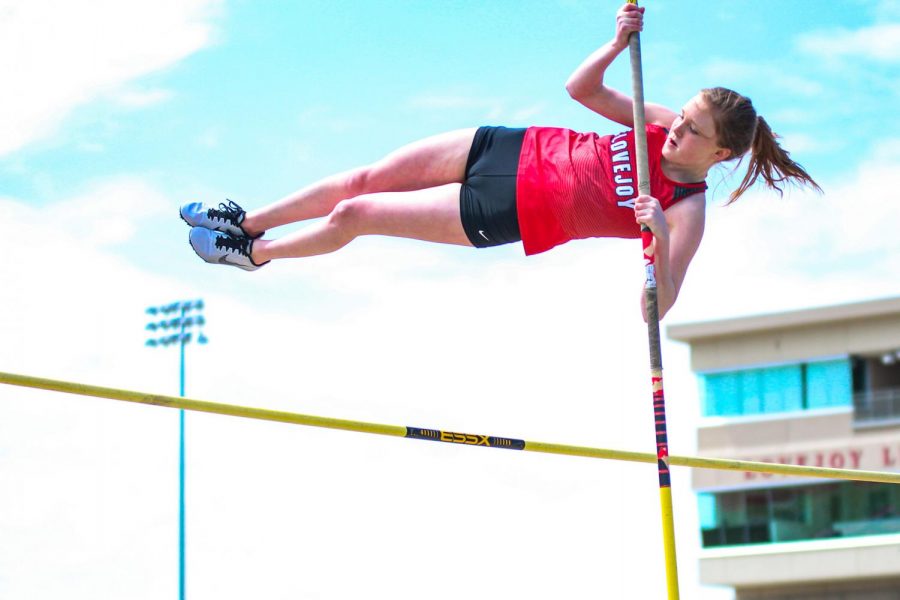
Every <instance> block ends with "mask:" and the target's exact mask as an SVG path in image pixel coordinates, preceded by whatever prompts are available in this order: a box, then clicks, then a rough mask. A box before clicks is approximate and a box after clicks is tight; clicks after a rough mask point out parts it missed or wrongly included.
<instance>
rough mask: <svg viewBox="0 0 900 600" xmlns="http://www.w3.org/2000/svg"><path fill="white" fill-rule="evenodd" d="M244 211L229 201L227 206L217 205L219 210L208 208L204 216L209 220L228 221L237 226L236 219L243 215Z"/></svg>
mask: <svg viewBox="0 0 900 600" xmlns="http://www.w3.org/2000/svg"><path fill="white" fill-rule="evenodd" d="M243 212H244V209H243V208H241V207H240V206H238V204H237V203H236V202H233V201H231V200H229V201H228V204H225V203H224V202H220V203H219V208H210V209H209V210H207V211H206V216H207V217H209V218H210V219H219V220H220V221H230V222H231V224H232V225H238V219H240V217H241V215H242V214H243Z"/></svg>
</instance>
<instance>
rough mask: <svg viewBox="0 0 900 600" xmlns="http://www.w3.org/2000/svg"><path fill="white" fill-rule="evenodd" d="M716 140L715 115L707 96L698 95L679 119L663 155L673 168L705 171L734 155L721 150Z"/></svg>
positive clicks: (672, 128) (671, 132) (670, 133)
mask: <svg viewBox="0 0 900 600" xmlns="http://www.w3.org/2000/svg"><path fill="white" fill-rule="evenodd" d="M716 139H717V136H716V122H715V120H714V119H713V115H712V111H711V109H710V107H709V105H708V104H707V102H706V101H705V100H704V99H703V96H701V95H700V94H698V95H696V96H694V97H693V98H691V99H690V100H688V102H687V104H685V105H684V108H682V109H681V113H680V114H679V115H678V117H676V118H675V121H674V122H673V123H672V127H671V128H670V129H669V137H668V138H667V139H666V143H665V144H664V145H663V152H662V154H663V157H664V158H665V159H666V160H668V161H669V162H671V163H673V164H676V165H679V166H682V167H687V168H696V169H698V170H705V169H708V168H709V167H711V166H712V165H714V164H715V163H717V162H719V161H721V160H725V159H726V158H728V156H729V155H730V154H731V153H730V151H728V150H726V149H724V148H721V147H719V145H718V143H716Z"/></svg>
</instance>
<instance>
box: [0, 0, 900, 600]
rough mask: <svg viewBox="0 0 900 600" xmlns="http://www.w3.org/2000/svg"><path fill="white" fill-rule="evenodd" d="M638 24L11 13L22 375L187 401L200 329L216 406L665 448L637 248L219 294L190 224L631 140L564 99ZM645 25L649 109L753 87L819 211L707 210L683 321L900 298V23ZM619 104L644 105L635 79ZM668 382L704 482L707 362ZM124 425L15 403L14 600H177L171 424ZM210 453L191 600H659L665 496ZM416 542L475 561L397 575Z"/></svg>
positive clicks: (454, 254)
mask: <svg viewBox="0 0 900 600" xmlns="http://www.w3.org/2000/svg"><path fill="white" fill-rule="evenodd" d="M617 7H618V4H617V3H614V2H606V1H580V0H560V1H558V2H538V1H531V0H523V1H518V2H468V1H448V2H443V3H440V4H432V3H423V2H412V1H407V2H400V1H397V2H378V3H372V2H366V3H364V2H324V1H322V2H319V1H311V0H310V1H304V2H275V1H271V2H250V1H240V2H229V1H210V0H191V1H186V0H185V1H180V0H171V1H161V2H160V1H157V2H152V3H151V2H142V1H138V0H134V1H130V2H112V1H109V2H106V1H100V0H98V1H97V2H92V3H90V4H88V5H79V6H75V5H72V6H69V5H68V4H65V3H58V2H53V1H51V0H45V1H30V2H17V1H10V0H7V1H0V71H2V72H4V73H6V74H7V77H6V84H5V89H8V90H13V93H7V94H6V95H4V96H3V97H2V98H0V220H2V221H3V223H4V225H5V227H4V229H5V232H6V235H7V236H8V237H7V240H6V242H7V247H8V248H11V249H12V258H11V259H10V260H7V261H5V262H4V264H2V265H0V280H2V281H4V282H5V284H4V285H3V286H0V302H2V306H3V308H4V310H3V311H2V312H0V330H2V331H3V332H4V335H3V339H2V341H0V370H4V371H12V372H23V373H30V374H35V375H44V376H49V377H58V378H61V379H68V380H76V381H88V382H94V383H98V384H101V385H110V386H119V387H125V388H133V389H143V390H150V391H159V392H162V393H173V392H175V391H177V385H176V384H177V378H176V375H177V371H176V369H175V366H176V360H177V357H176V356H175V355H174V353H167V352H162V351H151V350H147V349H145V348H143V346H142V342H143V331H142V330H143V326H144V318H145V316H144V314H143V309H144V307H146V306H149V305H151V304H157V303H163V302H168V301H171V300H175V299H179V298H194V297H203V298H204V299H205V300H206V302H207V318H208V321H209V326H208V328H207V334H208V335H209V337H210V340H211V343H210V344H209V345H208V346H205V347H203V348H202V349H198V348H194V347H192V348H190V349H189V382H188V394H189V395H193V396H195V397H198V398H202V399H211V400H218V401H222V402H232V403H236V404H247V405H254V406H269V407H273V408H283V409H286V410H294V411H298V412H306V413H311V414H322V415H329V416H336V417H345V418H358V419H364V420H373V421H378V422H387V423H398V424H415V425H420V426H428V427H443V428H446V429H456V430H462V431H477V432H486V433H491V434H495V435H506V436H509V437H521V438H526V439H535V440H541V441H559V442H567V443H580V444H586V445H595V446H602V447H621V448H627V449H635V450H646V449H647V448H649V447H652V443H653V440H652V431H651V427H650V424H649V420H650V406H649V405H650V397H649V391H648V389H647V387H648V386H647V382H646V377H647V365H646V362H645V361H646V337H645V328H644V325H643V323H642V322H641V320H640V316H639V312H638V309H637V307H638V295H639V291H640V285H641V280H642V269H641V263H640V257H639V255H638V248H636V247H635V246H634V244H632V243H629V242H623V241H617V240H614V241H610V240H589V241H582V242H575V243H570V244H567V245H565V246H564V247H561V248H559V249H556V250H554V251H553V252H550V253H547V254H545V255H541V256H537V257H533V258H529V259H525V257H524V256H523V255H522V251H521V249H520V248H519V247H517V246H508V247H503V248H497V249H492V250H487V251H475V250H471V249H466V248H451V247H442V246H427V245H424V244H420V243H417V242H409V241H403V240H385V239H377V238H373V239H365V240H358V241H356V242H354V243H353V244H352V245H351V246H350V247H349V248H347V249H345V250H343V251H342V252H340V253H337V254H335V255H332V256H327V257H321V258H316V259H311V260H308V261H286V262H283V263H281V264H276V265H273V266H272V267H271V268H268V269H265V270H263V271H260V272H258V273H254V274H247V273H244V272H241V271H237V270H228V269H215V268H212V267H208V266H207V265H205V264H203V263H201V262H200V261H199V260H197V259H196V258H195V257H194V256H193V254H192V253H191V251H190V249H189V248H188V246H187V228H186V227H185V226H184V224H183V223H182V222H181V221H180V220H179V219H178V218H177V217H176V216H175V211H176V209H177V207H178V206H179V204H181V203H183V202H184V201H187V200H193V199H203V200H206V201H211V202H218V201H221V200H224V199H225V198H226V197H229V198H233V199H235V200H237V201H239V202H241V203H243V204H244V205H245V206H247V207H251V206H256V205H258V204H260V203H263V202H268V201H271V200H275V199H277V198H278V197H280V196H282V195H284V194H286V193H288V192H290V191H292V190H294V189H296V188H297V187H300V186H301V185H304V184H306V183H309V182H311V181H313V180H315V179H316V178H318V177H321V176H324V175H328V174H331V173H333V172H335V171H339V170H343V169H347V168H351V167H353V166H356V165H359V164H362V163H365V162H368V161H372V160H375V159H377V158H379V157H380V156H382V155H383V154H384V153H386V152H388V151H390V150H392V149H394V148H396V147H397V146H399V145H401V144H404V143H407V142H410V141H413V140H415V139H418V138H421V137H424V136H427V135H431V134H434V133H439V132H442V131H445V130H449V129H454V128H459V127H471V126H476V125H481V124H504V125H512V126H527V125H530V124H539V125H554V126H565V127H571V128H574V129H579V130H595V131H599V132H602V133H609V132H613V131H617V130H619V126H617V125H615V124H611V123H608V122H605V121H604V120H603V119H601V118H599V117H598V116H596V115H594V114H592V113H590V112H588V111H586V110H585V109H583V108H581V107H580V106H579V105H577V104H576V103H575V102H573V101H572V100H570V99H569V98H568V96H567V95H566V93H565V90H564V88H563V84H564V82H565V80H566V78H567V77H568V75H569V73H570V72H571V71H572V70H573V69H574V68H575V67H576V66H577V65H578V64H579V62H580V61H581V60H582V59H583V58H584V57H585V56H586V55H587V54H589V53H590V52H591V51H592V50H593V49H595V48H596V47H597V46H598V45H600V44H602V43H604V42H605V41H606V40H607V39H608V38H609V37H610V35H611V33H612V29H613V22H614V17H613V15H614V13H615V10H616V8H617ZM646 20H647V27H646V30H645V34H644V36H643V54H644V79H645V89H646V95H647V98H648V99H650V100H653V101H657V102H661V103H663V104H668V105H670V106H673V107H675V108H677V107H678V106H679V105H680V104H681V103H683V102H684V101H686V100H687V99H688V98H690V97H691V96H692V95H693V94H694V93H696V91H697V90H698V89H700V88H702V87H707V86H714V85H725V86H729V87H734V88H735V89H737V90H739V91H741V92H743V93H745V94H747V95H749V96H750V97H752V98H753V100H754V103H755V104H756V106H757V107H758V109H759V111H760V112H761V114H763V115H764V116H765V117H766V118H767V119H768V120H769V122H770V124H771V125H772V127H773V129H775V131H777V132H778V133H780V134H782V135H783V136H784V143H785V146H786V147H787V148H788V149H789V150H791V151H792V153H793V156H794V157H795V158H796V159H797V160H799V161H800V162H801V163H802V164H803V165H804V166H805V167H807V169H808V170H809V171H810V173H811V174H812V175H813V176H814V177H815V178H816V179H817V180H818V181H819V183H821V184H822V186H823V188H824V189H825V194H824V195H823V196H819V195H816V194H811V193H807V192H793V193H790V194H787V195H786V196H785V198H784V199H783V200H779V199H778V198H777V197H774V196H772V195H771V194H768V193H766V192H763V191H758V192H753V193H751V194H749V195H748V196H747V197H745V198H744V199H742V200H741V202H740V203H739V204H737V205H735V206H733V207H729V208H723V207H721V204H722V202H723V201H724V199H725V198H726V197H727V192H728V190H729V187H728V183H727V182H725V183H722V178H723V176H724V175H723V174H722V173H719V172H716V173H713V174H711V177H710V183H711V187H712V188H713V189H714V192H715V197H714V200H713V202H711V204H710V208H709V213H708V214H709V221H708V227H707V233H706V236H705V239H704V242H703V246H702V247H701V250H700V252H699V253H698V255H697V258H696V259H695V262H694V264H693V265H692V269H691V272H690V274H689V277H688V280H687V283H686V287H685V289H684V291H683V293H682V296H681V298H680V299H679V303H678V305H677V306H676V307H675V309H674V310H673V311H672V312H671V313H670V316H669V317H668V318H667V321H669V322H684V321H696V320H702V319H710V318H725V317H733V316H738V315H745V314H754V313H759V312H767V311H778V310H788V309H794V308H803V307H808V306H819V305H823V304H831V303H836V302H849V301H857V300H868V299H872V298H878V297H885V296H896V295H897V294H900V277H898V274H900V241H898V236H896V235H893V233H892V227H891V225H892V224H896V223H897V222H900V203H898V202H897V200H898V199H897V193H896V190H897V189H900V116H898V115H897V111H896V110H893V109H892V107H894V106H896V105H897V103H898V101H900V84H898V82H900V3H898V2H896V1H881V2H862V1H859V2H856V1H851V0H848V1H844V2H827V3H826V2H818V1H814V0H801V1H798V2H793V3H785V2H780V1H775V0H757V1H754V2H726V3H718V4H708V3H699V2H672V1H668V0H659V1H655V2H653V3H648V9H647V17H646ZM608 77H609V81H610V82H611V83H612V84H613V85H616V86H618V87H620V88H621V89H624V90H628V89H630V82H629V69H628V65H627V60H626V57H624V56H623V57H622V59H620V60H619V61H617V62H616V63H615V64H614V65H613V67H612V68H611V69H610V72H609V76H608ZM286 229H287V228H286ZM664 361H665V364H666V367H667V372H666V373H667V375H666V376H667V383H666V388H667V393H668V396H669V397H670V416H669V419H670V421H671V428H672V446H673V450H672V451H673V453H679V454H690V453H691V451H692V448H693V444H694V427H695V425H696V422H697V419H698V417H699V408H698V406H697V402H696V388H695V385H694V380H693V377H692V375H691V374H690V371H689V364H688V356H687V351H686V349H685V348H684V347H682V346H680V345H678V344H670V343H666V344H665V345H664ZM625 399H627V400H625ZM110 404H111V403H108V402H103V401H98V400H73V399H61V398H58V397H54V396H53V395H50V394H41V393H34V392H24V391H20V390H12V389H0V489H4V490H9V489H15V490H16V492H15V493H12V494H2V495H0V537H2V538H3V539H5V540H13V542H12V543H8V544H4V545H2V546H0V596H3V597H4V598H7V597H8V598H55V597H59V596H60V595H63V594H64V595H66V596H67V597H69V598H82V597H83V598H97V597H121V596H122V595H123V593H122V590H128V592H127V594H126V595H128V596H129V597H134V598H142V597H146V598H158V597H166V596H174V595H175V583H176V579H175V573H176V571H175V564H176V562H175V561H176V554H175V550H176V546H175V544H174V539H175V538H174V532H175V518H176V513H175V509H176V504H175V495H174V494H175V488H174V482H175V481H176V480H175V478H174V467H175V451H176V448H177V447H176V445H175V434H176V431H177V430H176V426H177V425H176V423H177V420H176V415H174V414H169V413H168V412H167V411H164V410H162V409H153V408H143V407H120V406H110ZM189 444H190V450H189V452H190V454H189V456H190V458H189V467H190V469H191V473H192V474H193V475H192V476H190V477H189V486H190V490H191V492H189V514H190V515H191V516H190V517H189V531H190V532H192V533H189V536H190V540H191V542H190V548H191V555H190V559H189V564H190V566H189V593H191V592H193V594H194V595H195V596H200V597H208V596H212V595H215V596H216V597H218V598H231V597H235V598H237V597H247V596H248V595H255V596H259V595H263V596H265V597H269V598H280V597H304V598H346V597H351V596H359V595H361V594H363V593H366V592H367V591H369V592H371V591H372V590H375V592H374V593H375V597H381V595H386V593H384V594H381V592H384V590H388V589H390V590H392V593H393V595H394V597H396V596H398V595H399V596H400V597H410V598H412V597H417V596H418V592H417V591H416V590H417V589H419V588H417V586H426V585H427V586H429V588H430V589H431V590H432V592H433V593H432V595H434V596H436V597H439V598H445V597H446V598H450V597H453V596H454V595H455V591H454V590H458V587H453V586H460V587H463V588H466V589H473V588H474V589H480V590H482V591H483V592H484V594H483V595H485V596H487V595H489V594H493V593H497V594H501V593H502V594H510V593H515V594H516V595H517V596H519V597H522V598H531V597H533V598H543V597H547V596H549V595H555V596H560V595H562V596H566V597H570V598H582V597H583V598H587V597H597V596H598V594H599V595H601V596H602V595H606V596H609V597H623V596H624V595H626V594H628V595H632V597H658V596H659V594H660V591H661V590H663V589H664V579H663V575H662V552H661V547H660V543H659V537H658V524H657V521H658V506H657V495H656V491H655V489H654V487H655V474H654V473H653V472H652V471H650V470H646V469H643V468H640V467H632V466H622V465H616V464H607V463H601V464H595V463H594V462H593V461H563V460H560V459H551V458H541V457H537V458H534V457H531V458H527V459H522V458H521V456H515V455H514V456H508V455H506V454H503V453H500V454H501V455H500V456H495V455H493V454H491V453H487V454H489V455H490V456H484V454H485V453H479V452H476V451H473V452H465V451H460V450H459V449H457V448H449V449H446V448H432V447H430V446H429V447H427V448H417V447H413V448H409V447H408V446H407V445H406V444H413V442H398V443H395V441H393V440H388V441H384V440H372V439H369V438H367V437H365V436H362V439H359V438H356V437H352V436H350V439H345V434H339V433H332V432H315V431H312V432H311V431H308V430H305V429H296V428H289V427H285V426H269V425H266V424H248V423H244V422H241V421H236V420H234V421H232V420H227V419H222V418H215V417H210V416H202V415H191V416H189ZM674 485H675V493H676V523H677V526H678V527H679V530H678V532H679V559H680V570H681V573H682V586H683V590H684V591H683V595H684V596H685V597H696V598H705V599H710V600H712V599H717V598H728V597H730V596H729V594H728V592H727V591H722V590H712V589H706V588H701V587H700V586H699V585H698V583H697V581H698V580H697V573H696V557H697V552H698V549H697V543H698V542H697V537H698V536H697V527H696V510H695V502H694V499H693V497H692V496H691V493H690V483H689V476H688V473H686V472H683V471H679V472H676V474H675V481H674ZM447 490H478V491H479V492H480V493H479V494H478V495H477V496H476V495H475V494H467V493H460V494H453V495H451V494H448V493H447ZM483 498H493V499H495V501H493V502H492V501H481V500H478V499H483ZM410 528H411V529H412V530H415V531H428V532H431V534H432V535H434V536H436V537H438V538H440V539H443V540H444V542H445V543H444V544H443V545H431V546H428V547H427V548H426V547H423V546H410V545H409V544H404V543H402V540H397V539H396V537H395V532H396V531H404V530H410ZM135 539H139V540H141V544H140V545H138V544H135V543H134V540H135ZM472 539H479V540H496V539H503V540H506V541H507V542H508V551H507V552H505V553H503V554H502V555H501V556H498V555H497V554H496V553H495V552H492V551H491V550H490V548H489V547H487V546H479V545H476V546H474V547H473V545H472V544H468V543H466V542H467V541H469V540H472ZM536 548H537V549H547V548H553V549H557V548H559V549H562V550H560V551H559V552H557V551H555V550H554V551H553V552H550V551H547V552H537V551H535V549H536ZM48 571H50V573H48ZM398 580H403V581H406V582H407V583H408V584H409V588H405V589H407V590H408V592H409V593H408V596H405V595H403V594H405V593H406V591H399V592H398V591H397V589H396V587H395V586H396V582H397V581H398ZM442 585H445V586H447V587H441V586H442ZM379 594H381V595H379Z"/></svg>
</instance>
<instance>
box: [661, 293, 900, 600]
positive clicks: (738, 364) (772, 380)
mask: <svg viewBox="0 0 900 600" xmlns="http://www.w3.org/2000/svg"><path fill="white" fill-rule="evenodd" d="M668 335H669V337H670V338H671V339H674V340H679V341H683V342H686V343H688V344H689V345H690V349H691V368H692V370H693V371H694V372H695V373H696V374H697V378H698V381H699V394H700V400H701V406H702V411H703V421H702V424H701V426H700V428H699V429H698V434H697V436H698V438H697V439H698V451H697V453H698V454H699V455H701V456H710V457H716V458H733V459H744V460H754V461H766V462H779V463H788V464H802V465H816V466H827V467H835V468H853V469H867V470H877V471H900V298H893V299H886V300H877V301H871V302H862V303H857V304H847V305H841V306H832V307H827V308H817V309H811V310H803V311H796V312H786V313H781V314H772V315H766V316H757V317H749V318H740V319H730V320H723V321H714V322H702V323H695V324H684V325H676V326H672V327H669V328H668ZM692 485H693V488H694V490H695V492H696V494H697V499H698V505H699V511H700V526H701V531H700V532H699V535H700V539H701V543H702V551H701V558H700V578H701V581H702V582H703V583H704V584H706V585H725V586H731V587H733V588H734V589H735V593H736V597H737V598H738V599H739V600H776V599H777V600H813V599H815V600H838V599H840V600H900V485H894V484H882V483H859V482H845V481H834V480H822V479H809V478H796V477H784V476H764V475H761V474H752V473H742V472H731V471H712V470H695V471H694V473H693V480H692Z"/></svg>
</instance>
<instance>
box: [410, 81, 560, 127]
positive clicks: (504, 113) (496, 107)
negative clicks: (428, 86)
mask: <svg viewBox="0 0 900 600" xmlns="http://www.w3.org/2000/svg"><path fill="white" fill-rule="evenodd" d="M407 106H409V107H410V108H412V109H415V110H427V111H459V112H470V113H475V114H477V115H479V116H480V118H483V119H486V120H489V121H497V120H509V122H510V123H522V122H527V121H531V120H533V119H534V117H536V116H538V115H540V114H541V113H542V112H543V111H544V104H543V103H536V104H531V105H527V106H513V105H512V104H511V103H510V102H508V101H507V100H505V99H503V98H499V97H492V96H486V95H483V94H478V93H476V92H474V91H470V90H465V89H448V90H441V91H426V92H422V93H420V94H417V95H415V96H413V97H411V98H409V100H408V101H407Z"/></svg>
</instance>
